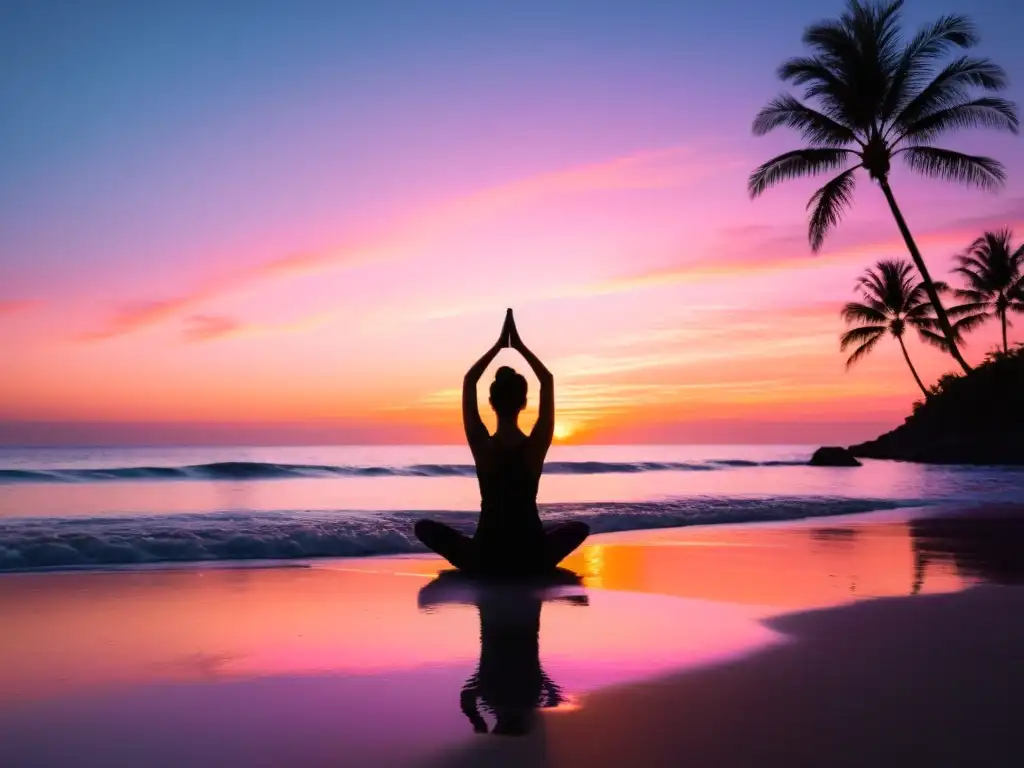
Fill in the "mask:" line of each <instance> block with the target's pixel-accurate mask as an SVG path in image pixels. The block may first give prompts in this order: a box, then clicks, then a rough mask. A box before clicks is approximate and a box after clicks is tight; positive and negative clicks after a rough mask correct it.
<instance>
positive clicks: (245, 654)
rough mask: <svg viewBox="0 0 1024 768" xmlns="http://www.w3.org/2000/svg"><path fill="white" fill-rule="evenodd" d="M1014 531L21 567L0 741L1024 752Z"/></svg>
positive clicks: (1023, 641)
mask: <svg viewBox="0 0 1024 768" xmlns="http://www.w3.org/2000/svg"><path fill="white" fill-rule="evenodd" d="M930 514H931V513H930ZM1022 542H1024V510H1007V509H1003V510H996V511H992V510H988V511H984V512H980V511H978V510H974V511H971V512H970V513H969V514H967V515H961V516H952V517H949V516H940V517H934V516H931V517H928V518H925V517H924V515H923V513H921V512H914V511H910V512H901V513H885V514H880V515H866V516H858V517H849V518H829V519H826V520H805V521H800V522H797V523H787V524H778V525H737V526H715V527H708V528H692V529H673V530H665V531H656V532H651V531H645V532H635V533H630V534H619V535H615V536H606V537H600V538H596V539H594V540H593V542H592V543H590V544H588V545H587V546H585V547H584V548H583V550H582V551H581V552H579V553H578V554H577V555H575V556H574V557H573V558H572V559H570V560H569V561H568V562H567V563H566V564H567V566H569V567H570V568H572V569H573V570H575V571H576V572H577V573H579V574H580V575H581V576H582V577H583V578H582V583H581V584H580V585H578V586H573V585H561V586H557V587H549V588H547V589H545V590H540V591H538V590H527V591H522V590H520V591H516V590H512V591H508V590H506V591H505V592H500V591H499V592H495V591H494V590H480V589H476V588H474V587H472V586H466V585H462V586H461V587H456V588H454V589H449V588H447V587H444V585H443V584H442V587H444V588H440V589H439V588H438V587H437V584H436V582H435V584H434V586H433V587H432V588H427V585H429V584H431V582H432V581H433V579H434V577H435V576H436V574H437V572H438V570H439V567H440V565H441V564H440V563H439V561H437V560H435V559H433V558H427V557H405V558H374V559H367V560H335V561H322V562H318V563H315V564H310V565H309V566H308V567H294V566H293V567H244V568H237V567H236V568H213V567H197V568H183V569H149V570H139V569H136V570H124V571H117V572H106V573H97V572H88V573H85V572H58V573H47V574H9V575H4V576H0V616H3V620H4V632H3V633H2V634H0V765H4V766H36V765H39V766H42V765H47V766H64V765H67V766H72V765H74V766H89V765H106V766H110V765H125V766H128V765H133V766H135V765H190V766H205V765H217V766H220V765H242V764H245V765H267V766H269V765H366V766H373V765H418V764H422V765H518V764H523V765H526V764H529V765H551V766H561V765H566V766H570V765H628V764H632V765H690V766H694V765H697V766H701V765H709V766H721V765H787V766H792V765H813V766H818V765H822V766H829V765H933V766H934V765H993V766H996V765H998V766H1004V765H1006V766H1008V765H1013V764H1016V759H1017V757H1018V756H1019V751H1020V742H1019V734H1020V733H1022V730H1021V729H1022V727H1024V707H1020V706H1018V702H1017V699H1018V698H1019V697H1020V695H1021V694H1020V691H1021V690H1024V664H1022V663H1021V662H1020V658H1021V650H1020V649H1021V648H1024V589H1022V588H1021V586H1020V585H1021V584H1022V583H1024V548H1022ZM467 691H468V693H467ZM470 699H471V700H472V701H471V702H470ZM467 702H468V703H467ZM537 703H539V704H541V705H542V708H541V710H540V713H539V714H534V704H537ZM481 722H482V723H483V727H485V728H487V729H488V730H493V729H494V728H495V726H496V725H498V724H499V722H500V723H501V727H499V729H498V730H510V731H516V732H520V731H528V733H525V734H524V735H521V736H518V737H513V736H504V735H493V734H490V735H484V734H482V733H474V728H475V727H477V726H479V724H480V723H481Z"/></svg>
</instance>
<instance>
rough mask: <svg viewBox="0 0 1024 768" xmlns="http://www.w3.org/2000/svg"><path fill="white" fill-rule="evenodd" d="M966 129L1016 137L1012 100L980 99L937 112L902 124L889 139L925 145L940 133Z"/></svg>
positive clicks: (894, 141)
mask: <svg viewBox="0 0 1024 768" xmlns="http://www.w3.org/2000/svg"><path fill="white" fill-rule="evenodd" d="M967 128H992V129H994V130H997V131H1006V132H1007V133H1013V134H1016V133H1017V132H1018V130H1019V128H1020V122H1019V120H1018V118H1017V107H1016V105H1015V104H1014V103H1013V102H1012V101H1007V100H1006V99H1000V98H996V97H994V96H984V97H982V98H980V99H974V100H972V101H965V102H961V103H958V104H953V105H952V106H949V107H946V108H945V109H939V110H937V111H935V112H931V113H929V114H927V115H924V116H923V117H920V118H918V119H917V120H914V121H913V122H911V123H910V124H908V125H906V126H905V127H904V128H903V130H902V131H901V132H900V134H899V135H898V136H897V137H896V138H895V139H894V140H893V142H892V143H893V144H895V143H897V142H899V141H903V140H905V139H912V140H913V141H915V142H921V143H928V142H930V141H934V140H935V139H937V138H938V137H939V136H941V135H942V134H944V133H947V132H949V131H953V130H959V129H967Z"/></svg>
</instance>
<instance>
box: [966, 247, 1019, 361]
mask: <svg viewBox="0 0 1024 768" xmlns="http://www.w3.org/2000/svg"><path fill="white" fill-rule="evenodd" d="M957 262H958V263H959V264H960V266H958V267H957V268H956V269H954V270H953V272H955V273H957V274H959V275H961V276H962V277H963V278H965V279H966V281H967V285H968V286H970V287H968V288H964V289H960V290H957V291H955V295H956V297H957V298H958V299H966V301H967V303H966V304H961V305H959V306H956V307H950V309H949V314H950V315H952V316H953V317H956V318H957V321H956V325H959V326H961V327H962V328H963V329H964V330H970V329H971V328H974V327H975V326H977V325H980V324H981V323H983V322H985V320H987V319H988V318H989V317H993V316H994V317H998V318H999V322H1000V324H1001V325H1002V326H1003V354H1006V353H1007V352H1009V351H1010V348H1009V346H1008V345H1007V343H1006V326H1007V325H1009V321H1008V319H1007V317H1006V316H1007V314H1008V313H1010V312H1022V313H1024V245H1021V246H1019V247H1018V248H1014V247H1013V233H1012V232H1010V230H1008V229H1002V230H1000V231H999V232H986V233H985V234H984V235H982V236H981V237H979V238H978V239H977V240H975V241H974V242H973V243H971V246H970V247H969V248H968V249H967V252H966V253H964V254H961V255H960V256H957Z"/></svg>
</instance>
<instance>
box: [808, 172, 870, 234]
mask: <svg viewBox="0 0 1024 768" xmlns="http://www.w3.org/2000/svg"><path fill="white" fill-rule="evenodd" d="M859 167H860V164H857V165H855V166H854V167H853V168H849V169H847V170H845V171H843V172H842V173H841V174H839V175H838V176H836V177H835V178H834V179H832V180H831V181H830V182H828V183H827V184H825V185H824V186H823V187H821V188H820V189H819V190H818V191H817V192H815V193H814V194H813V195H811V199H810V201H809V202H808V203H807V207H808V208H810V207H811V206H812V205H813V206H814V212H813V213H811V220H810V224H809V226H808V239H809V240H810V242H811V250H812V251H818V250H820V249H821V246H822V244H823V243H824V242H825V236H826V235H827V234H828V231H829V230H830V229H832V227H834V226H835V225H836V224H838V223H839V221H840V219H842V217H843V211H845V210H846V209H847V208H849V207H850V206H851V205H852V204H853V188H854V186H855V185H856V183H857V179H856V178H855V177H854V175H853V173H854V171H856V170H857V169H858V168H859Z"/></svg>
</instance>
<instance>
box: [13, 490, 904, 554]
mask: <svg viewBox="0 0 1024 768" xmlns="http://www.w3.org/2000/svg"><path fill="white" fill-rule="evenodd" d="M921 503H922V502H921V501H919V500H901V501H894V500H891V499H888V500H881V499H848V498H832V497H776V498H762V499H748V498H739V499H728V498H686V499H670V500H664V501H646V502H599V503H585V504H581V503H571V504H568V503H567V504H548V505H542V507H541V513H542V515H543V517H544V519H545V521H546V522H557V521H561V520H582V521H584V522H586V523H588V524H589V525H590V527H591V529H592V530H593V531H594V532H595V533H605V532H610V531H624V530H633V529H645V528H674V527H678V526H685V525H707V524H717V523H740V522H754V521H771V520H793V519H797V518H803V517H819V516H829V515H845V514H853V513H857V512H869V511H872V510H881V509H894V508H897V507H909V506H918V505H920V504H921ZM425 516H430V517H437V518H441V519H443V520H444V521H445V522H447V523H449V524H451V525H452V526H454V527H456V528H459V529H461V530H464V531H466V532H467V533H468V532H471V531H472V530H473V527H474V525H475V521H476V517H477V513H475V512H425V511H411V510H410V511H399V512H347V511H338V512H298V511H277V512H213V513H205V514H177V515H150V516H137V517H102V518H100V517H92V518H81V517H79V518H71V517H62V518H53V517H46V518H43V517H22V518H14V519H11V518H8V519H6V520H4V522H3V524H2V525H0V570H6V571H11V570H35V569H40V568H67V567H92V568H97V567H105V566H115V565H130V564H142V563H180V562H202V561H215V560H265V559H272V560H278V559H296V558H313V557H353V556H366V555H383V554H400V553H411V552H421V551H423V547H422V546H421V545H420V544H419V542H418V541H416V539H415V538H413V536H412V526H413V523H414V522H415V521H416V520H418V519H420V518H422V517H425Z"/></svg>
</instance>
